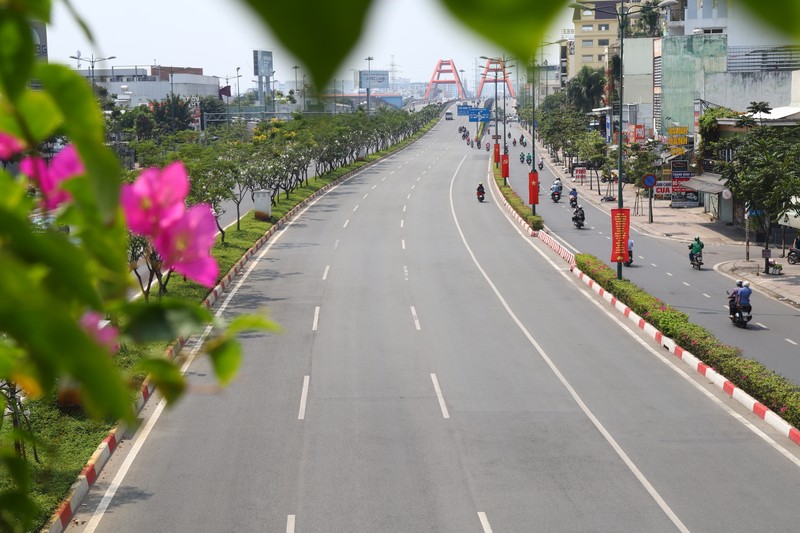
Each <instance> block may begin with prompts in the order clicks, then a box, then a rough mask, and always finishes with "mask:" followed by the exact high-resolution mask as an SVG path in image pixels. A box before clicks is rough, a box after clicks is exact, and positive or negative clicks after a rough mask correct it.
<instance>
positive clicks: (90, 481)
mask: <svg viewBox="0 0 800 533" xmlns="http://www.w3.org/2000/svg"><path fill="white" fill-rule="evenodd" d="M382 160H383V158H382V159H377V160H375V161H370V162H369V163H367V164H365V165H363V166H361V167H359V168H358V169H355V170H352V171H350V172H347V173H346V174H343V175H342V176H340V177H339V178H338V179H336V180H335V181H332V182H330V183H327V184H325V185H324V186H323V187H321V188H320V189H319V190H318V191H316V192H314V193H313V194H311V196H309V197H308V198H306V199H305V200H303V201H302V202H300V203H299V204H298V205H296V206H295V207H293V208H292V209H291V210H289V212H288V213H286V215H285V216H283V217H282V218H281V219H280V220H278V221H277V222H275V224H273V225H272V227H271V228H270V229H269V230H267V232H266V233H265V234H264V235H263V236H262V237H261V238H259V239H258V240H257V241H256V242H255V243H254V244H253V246H252V247H251V248H250V249H248V250H247V252H245V254H244V255H243V256H242V258H241V259H239V261H237V262H236V264H235V265H234V266H233V268H231V269H230V270H229V271H228V273H227V274H226V275H225V277H223V278H222V280H220V282H219V284H217V286H216V287H214V288H213V289H212V290H211V292H209V294H208V296H207V297H206V299H205V300H203V305H204V306H205V307H206V308H208V309H211V308H212V307H213V306H214V304H215V303H216V302H217V300H219V299H220V298H221V297H222V295H223V294H224V293H225V290H226V289H227V288H229V287H230V285H231V283H232V282H233V279H234V278H235V277H236V276H237V275H239V273H240V272H241V271H242V270H244V267H245V265H247V263H248V262H249V261H250V259H252V258H253V257H254V256H255V255H256V253H257V252H258V251H259V250H260V249H261V248H262V247H263V246H264V244H266V242H267V241H268V240H269V238H270V237H272V235H274V234H275V232H277V231H279V230H280V229H281V228H282V227H283V226H284V225H285V224H286V222H287V221H289V220H290V219H291V218H292V217H293V216H294V215H295V214H297V213H298V212H300V210H301V209H302V208H304V207H305V206H306V205H308V203H310V202H311V201H313V200H315V199H316V198H317V197H319V196H320V195H322V194H324V193H325V192H327V191H328V189H330V188H331V187H334V186H336V185H338V184H339V183H341V182H342V181H344V180H346V179H348V178H350V177H351V176H353V175H355V174H357V173H359V172H362V171H364V170H365V169H367V168H369V167H371V166H372V165H374V164H376V163H379V162H380V161H382ZM186 341H187V339H185V338H183V337H179V338H178V339H177V340H176V341H175V342H173V343H172V344H171V345H170V346H169V347H168V348H167V349H166V351H165V354H166V356H167V357H168V358H169V359H174V358H175V357H177V355H178V354H179V353H180V351H181V350H182V349H183V347H184V346H185V345H186ZM154 390H155V385H154V384H153V383H151V381H150V379H149V378H148V379H145V380H144V382H143V383H142V385H141V387H140V389H139V397H138V399H137V401H136V412H137V413H138V412H140V411H141V410H142V407H144V404H145V403H146V402H147V400H148V399H149V398H150V396H151V395H152V394H153V391H154ZM127 430H128V427H127V425H126V424H124V423H121V424H120V425H118V426H117V427H115V428H114V429H112V430H111V431H110V432H109V435H108V436H107V437H106V438H105V439H103V442H101V443H100V445H99V446H98V447H97V449H96V450H95V452H94V453H93V454H92V457H91V458H90V459H89V461H88V462H87V463H86V466H85V467H83V469H82V470H81V472H80V474H78V479H77V480H76V481H75V483H73V484H72V486H71V487H70V490H69V495H68V496H67V498H66V499H64V501H63V502H61V505H59V507H58V509H56V512H55V513H53V516H51V517H50V521H49V522H48V525H47V526H45V528H44V529H43V531H47V532H48V533H61V532H62V531H64V530H65V529H66V528H67V526H69V522H70V520H71V519H72V517H73V515H74V514H75V511H76V510H77V508H78V506H79V505H80V502H81V501H82V500H83V498H84V497H85V496H86V494H87V493H88V492H89V489H90V488H91V487H92V485H94V483H95V481H96V480H97V478H98V476H99V475H100V472H101V471H102V470H103V467H104V466H105V464H106V463H107V462H108V460H109V458H110V457H111V454H113V453H114V451H116V449H117V446H118V445H119V443H120V441H121V440H122V436H123V435H125V433H126V431H127Z"/></svg>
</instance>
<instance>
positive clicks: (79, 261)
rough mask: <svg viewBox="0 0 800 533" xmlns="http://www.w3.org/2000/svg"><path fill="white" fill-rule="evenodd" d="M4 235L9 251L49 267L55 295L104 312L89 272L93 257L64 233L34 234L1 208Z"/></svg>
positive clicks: (0, 231) (48, 277)
mask: <svg viewBox="0 0 800 533" xmlns="http://www.w3.org/2000/svg"><path fill="white" fill-rule="evenodd" d="M0 236H2V240H3V242H4V246H5V248H6V250H7V252H11V253H12V254H14V255H15V256H16V257H18V258H19V259H21V260H23V261H25V262H27V263H28V264H35V265H43V266H46V267H47V271H46V273H45V281H46V283H47V285H48V287H49V289H50V290H51V291H52V292H53V294H54V295H56V296H58V297H59V298H62V299H63V300H65V301H74V300H76V299H78V300H80V301H81V302H83V304H84V305H85V306H88V307H92V308H94V309H102V307H103V304H102V302H101V301H100V298H99V295H98V293H97V290H96V289H95V287H94V285H93V284H92V276H91V272H90V270H89V269H87V266H88V264H89V263H90V261H89V258H88V257H87V256H86V254H85V253H84V252H83V251H82V250H81V249H80V248H77V247H75V246H74V245H72V244H71V243H70V242H69V241H68V240H67V239H66V237H65V236H64V235H63V234H60V233H58V232H51V231H43V232H41V233H38V232H37V233H34V232H33V231H32V228H31V226H30V224H29V223H28V221H27V220H25V219H20V218H19V217H18V216H15V215H14V214H12V213H9V212H8V211H6V210H5V208H2V207H0Z"/></svg>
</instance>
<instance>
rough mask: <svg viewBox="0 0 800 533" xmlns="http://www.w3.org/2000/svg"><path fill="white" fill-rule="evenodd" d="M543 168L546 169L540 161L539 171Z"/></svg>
mask: <svg viewBox="0 0 800 533" xmlns="http://www.w3.org/2000/svg"><path fill="white" fill-rule="evenodd" d="M543 168H544V163H542V162H541V161H539V170H542V169H543Z"/></svg>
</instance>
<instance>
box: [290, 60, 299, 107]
mask: <svg viewBox="0 0 800 533" xmlns="http://www.w3.org/2000/svg"><path fill="white" fill-rule="evenodd" d="M299 68H300V67H298V66H297V65H295V66H293V67H292V69H293V70H294V101H295V102H297V97H298V96H300V95H299V94H298V92H297V69H299Z"/></svg>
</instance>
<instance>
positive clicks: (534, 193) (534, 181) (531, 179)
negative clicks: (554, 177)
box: [528, 170, 539, 205]
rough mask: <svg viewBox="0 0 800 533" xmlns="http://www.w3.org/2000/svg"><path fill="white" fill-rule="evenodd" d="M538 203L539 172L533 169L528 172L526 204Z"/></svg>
mask: <svg viewBox="0 0 800 533" xmlns="http://www.w3.org/2000/svg"><path fill="white" fill-rule="evenodd" d="M538 203H539V173H538V172H536V171H535V170H534V171H533V172H530V173H529V174H528V204H529V205H537V204H538Z"/></svg>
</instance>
